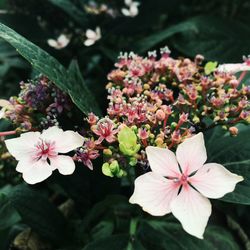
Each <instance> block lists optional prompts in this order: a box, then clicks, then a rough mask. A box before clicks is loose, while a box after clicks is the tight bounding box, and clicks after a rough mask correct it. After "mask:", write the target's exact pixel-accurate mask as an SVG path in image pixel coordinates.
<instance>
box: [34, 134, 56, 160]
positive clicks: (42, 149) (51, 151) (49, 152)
mask: <svg viewBox="0 0 250 250" xmlns="http://www.w3.org/2000/svg"><path fill="white" fill-rule="evenodd" d="M35 148H36V154H35V159H36V160H40V159H42V160H47V158H48V157H49V156H55V155H57V153H56V152H55V142H51V141H47V140H43V139H41V138H40V141H39V142H38V143H37V144H35Z"/></svg>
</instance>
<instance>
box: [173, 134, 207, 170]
mask: <svg viewBox="0 0 250 250" xmlns="http://www.w3.org/2000/svg"><path fill="white" fill-rule="evenodd" d="M176 157H177V160H178V162H179V164H180V166H181V169H182V172H183V173H184V174H187V175H188V174H191V173H192V172H194V171H196V170H197V169H199V168H201V167H202V166H203V164H204V163H205V161H206V160H207V152H206V147H205V143H204V138H203V134H202V133H199V134H197V135H195V136H193V137H191V138H188V139H186V140H185V141H184V142H182V143H181V144H180V145H179V146H178V147H177V150H176Z"/></svg>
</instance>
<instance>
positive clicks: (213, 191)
mask: <svg viewBox="0 0 250 250" xmlns="http://www.w3.org/2000/svg"><path fill="white" fill-rule="evenodd" d="M189 181H190V183H191V184H192V185H193V186H194V187H195V188H196V189H197V190H198V191H199V192H201V193H202V194H203V195H204V196H206V197H208V198H212V199H218V198H221V197H223V196H224V195H225V194H227V193H230V192H232V191H233V190H234V189H235V185H236V184H237V183H238V182H240V181H243V177H242V176H239V175H237V174H233V173H231V172H230V171H228V170H227V169H226V168H224V167H223V166H222V165H220V164H217V163H208V164H205V165H204V166H203V167H202V168H200V169H199V170H198V171H197V173H196V174H195V175H193V176H192V177H190V178H189Z"/></svg>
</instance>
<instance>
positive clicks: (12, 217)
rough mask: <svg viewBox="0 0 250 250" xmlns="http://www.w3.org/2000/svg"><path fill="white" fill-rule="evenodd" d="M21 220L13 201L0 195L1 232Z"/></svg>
mask: <svg viewBox="0 0 250 250" xmlns="http://www.w3.org/2000/svg"><path fill="white" fill-rule="evenodd" d="M20 219H21V217H20V215H19V214H18V212H17V211H16V210H15V209H14V208H13V206H12V204H11V201H10V200H9V199H8V198H7V197H6V196H5V195H4V194H0V230H4V229H7V228H8V227H10V226H12V225H14V224H15V223H17V222H18V221H20Z"/></svg>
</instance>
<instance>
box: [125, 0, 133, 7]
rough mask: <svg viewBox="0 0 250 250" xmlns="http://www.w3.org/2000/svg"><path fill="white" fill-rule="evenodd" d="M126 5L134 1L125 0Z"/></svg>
mask: <svg viewBox="0 0 250 250" xmlns="http://www.w3.org/2000/svg"><path fill="white" fill-rule="evenodd" d="M124 3H125V5H127V6H130V5H131V4H132V3H133V1H132V0H124Z"/></svg>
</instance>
